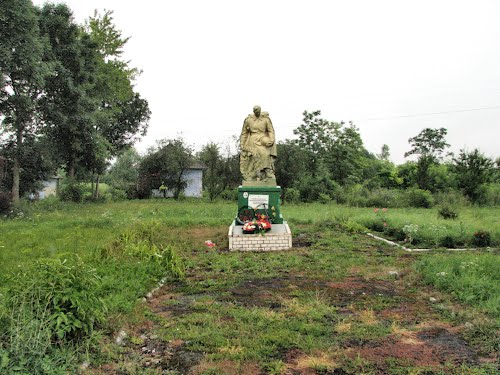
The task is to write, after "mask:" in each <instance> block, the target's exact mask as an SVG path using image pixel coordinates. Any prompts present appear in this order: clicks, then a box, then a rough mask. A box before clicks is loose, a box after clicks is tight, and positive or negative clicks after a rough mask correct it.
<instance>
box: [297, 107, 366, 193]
mask: <svg viewBox="0 0 500 375" xmlns="http://www.w3.org/2000/svg"><path fill="white" fill-rule="evenodd" d="M320 115H321V111H319V110H318V111H313V112H307V111H304V112H303V116H304V117H303V119H302V124H301V125H300V126H299V127H298V128H297V129H295V130H294V134H295V135H297V136H298V139H297V141H296V142H297V144H298V145H299V146H300V147H301V148H302V149H303V150H304V152H306V153H307V154H308V160H309V165H308V169H309V170H310V171H311V172H312V175H313V177H314V176H315V175H316V174H318V173H319V171H325V167H326V170H328V171H329V173H330V176H328V178H331V179H333V180H335V181H336V182H338V183H340V184H346V183H350V182H355V181H352V180H356V179H357V178H359V172H360V168H361V167H362V164H363V158H364V157H365V154H366V151H365V149H364V147H363V142H362V140H361V136H360V134H359V131H358V129H357V128H356V126H355V125H354V124H353V123H352V122H350V123H349V125H348V126H345V123H344V122H333V121H328V120H325V119H323V118H321V117H320Z"/></svg>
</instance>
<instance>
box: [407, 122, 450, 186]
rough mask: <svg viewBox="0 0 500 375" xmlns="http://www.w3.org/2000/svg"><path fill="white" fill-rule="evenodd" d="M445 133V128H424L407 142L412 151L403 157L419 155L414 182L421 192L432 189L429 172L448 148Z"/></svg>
mask: <svg viewBox="0 0 500 375" xmlns="http://www.w3.org/2000/svg"><path fill="white" fill-rule="evenodd" d="M447 132H448V131H447V130H446V129H445V128H439V129H431V128H426V129H424V130H422V131H421V132H420V133H419V134H418V135H417V136H415V137H412V138H410V139H409V140H408V142H409V143H410V145H411V147H412V149H411V150H410V151H408V152H406V153H405V157H408V156H410V155H420V156H419V158H418V162H417V170H416V182H417V184H418V186H419V187H420V188H421V189H423V190H432V189H433V186H432V181H431V173H430V170H431V168H432V166H433V165H435V164H437V162H438V161H439V160H440V159H441V158H442V154H443V152H444V150H445V149H446V148H447V147H450V145H449V144H448V143H446V141H445V136H446V134H447Z"/></svg>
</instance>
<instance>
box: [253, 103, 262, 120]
mask: <svg viewBox="0 0 500 375" xmlns="http://www.w3.org/2000/svg"><path fill="white" fill-rule="evenodd" d="M260 110H261V109H260V105H256V106H254V107H253V113H254V114H255V116H257V117H259V116H260Z"/></svg>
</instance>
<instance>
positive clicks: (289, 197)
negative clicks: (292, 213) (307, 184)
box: [285, 188, 300, 203]
mask: <svg viewBox="0 0 500 375" xmlns="http://www.w3.org/2000/svg"><path fill="white" fill-rule="evenodd" d="M285 201H287V202H290V203H298V202H300V192H299V191H298V190H297V189H294V188H288V189H286V190H285Z"/></svg>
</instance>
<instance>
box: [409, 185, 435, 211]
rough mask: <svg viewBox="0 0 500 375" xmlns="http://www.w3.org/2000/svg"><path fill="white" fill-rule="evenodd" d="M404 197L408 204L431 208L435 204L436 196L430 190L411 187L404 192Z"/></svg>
mask: <svg viewBox="0 0 500 375" xmlns="http://www.w3.org/2000/svg"><path fill="white" fill-rule="evenodd" d="M404 199H405V201H406V203H407V205H408V206H410V207H416V208H430V207H432V205H433V204H434V198H433V197H432V194H431V192H430V191H428V190H422V189H409V190H406V191H405V193H404Z"/></svg>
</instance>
